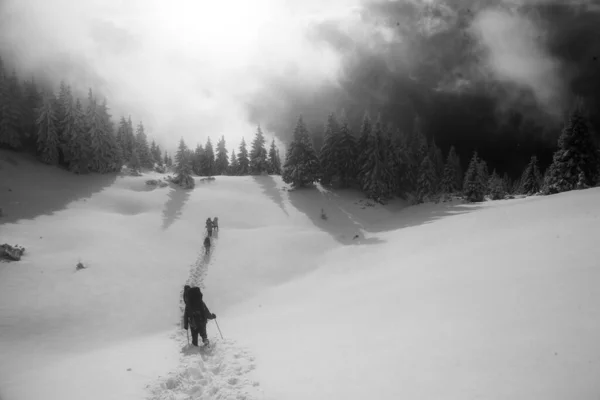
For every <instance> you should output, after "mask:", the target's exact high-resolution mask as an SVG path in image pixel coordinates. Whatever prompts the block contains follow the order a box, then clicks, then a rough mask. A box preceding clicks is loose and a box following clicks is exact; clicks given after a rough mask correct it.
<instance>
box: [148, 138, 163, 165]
mask: <svg viewBox="0 0 600 400" xmlns="http://www.w3.org/2000/svg"><path fill="white" fill-rule="evenodd" d="M150 156H151V157H152V162H153V163H154V164H158V165H160V164H161V163H162V159H161V157H160V149H159V148H158V146H157V145H156V142H155V141H154V140H152V143H150Z"/></svg>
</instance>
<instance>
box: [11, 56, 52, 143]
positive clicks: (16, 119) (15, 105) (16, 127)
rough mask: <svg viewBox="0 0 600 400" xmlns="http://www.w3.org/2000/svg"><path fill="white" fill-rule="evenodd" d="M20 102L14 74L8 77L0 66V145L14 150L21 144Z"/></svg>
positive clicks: (18, 87) (17, 83)
mask: <svg viewBox="0 0 600 400" xmlns="http://www.w3.org/2000/svg"><path fill="white" fill-rule="evenodd" d="M21 104H22V100H21V89H20V86H19V81H18V79H17V77H16V74H14V73H13V77H8V76H6V75H5V71H4V69H3V68H2V67H1V66H0V145H6V146H8V147H9V148H12V149H15V150H19V149H21V148H22V146H23V142H22V135H21V130H22V129H21V118H22V116H21V114H22V113H21V107H20V105H21ZM55 113H56V112H55Z"/></svg>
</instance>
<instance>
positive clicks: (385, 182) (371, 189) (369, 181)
mask: <svg viewBox="0 0 600 400" xmlns="http://www.w3.org/2000/svg"><path fill="white" fill-rule="evenodd" d="M366 146H367V147H366V149H365V151H364V152H363V158H362V163H361V165H360V170H359V177H360V185H361V189H362V191H363V192H364V193H365V194H366V196H367V197H368V198H370V199H373V200H375V201H377V202H380V203H382V202H383V201H384V200H386V199H387V198H389V197H390V196H391V194H392V193H391V192H392V191H391V188H390V182H391V179H390V177H391V172H390V166H389V164H388V162H387V148H386V143H385V138H384V136H383V127H382V123H381V118H378V119H377V122H376V123H375V125H374V127H373V129H372V131H371V133H370V134H369V135H368V136H367V144H366Z"/></svg>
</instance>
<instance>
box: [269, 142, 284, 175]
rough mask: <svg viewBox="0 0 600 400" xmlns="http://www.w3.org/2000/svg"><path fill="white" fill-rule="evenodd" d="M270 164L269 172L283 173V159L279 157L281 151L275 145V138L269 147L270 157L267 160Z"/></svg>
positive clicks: (273, 173)
mask: <svg viewBox="0 0 600 400" xmlns="http://www.w3.org/2000/svg"><path fill="white" fill-rule="evenodd" d="M267 163H268V165H269V171H268V172H269V174H271V175H281V160H280V159H279V152H278V150H277V147H276V146H275V139H273V140H272V141H271V147H270V148H269V159H268V160H267Z"/></svg>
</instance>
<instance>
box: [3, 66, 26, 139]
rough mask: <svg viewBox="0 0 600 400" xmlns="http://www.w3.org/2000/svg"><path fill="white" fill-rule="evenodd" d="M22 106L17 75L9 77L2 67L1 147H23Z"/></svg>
mask: <svg viewBox="0 0 600 400" xmlns="http://www.w3.org/2000/svg"><path fill="white" fill-rule="evenodd" d="M21 104H22V99H21V88H20V86H19V81H18V79H17V77H16V74H15V73H13V76H12V77H7V76H6V75H5V72H4V69H3V68H2V67H1V65H0V145H6V146H8V147H10V148H12V149H15V150H19V149H21V148H22V146H23V142H22V140H21V139H22V134H21V131H22V128H21V118H22V116H21V114H22V112H21V107H20V106H21Z"/></svg>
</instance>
